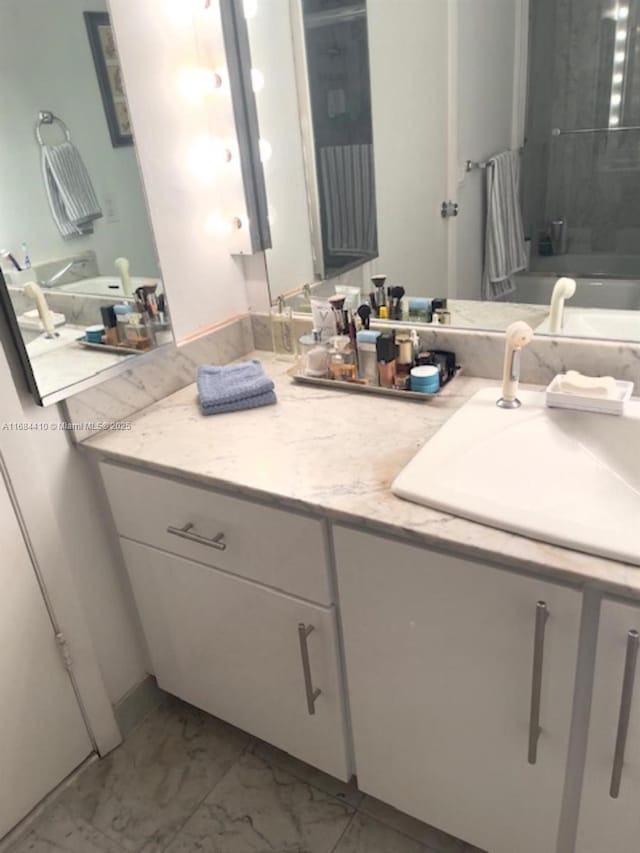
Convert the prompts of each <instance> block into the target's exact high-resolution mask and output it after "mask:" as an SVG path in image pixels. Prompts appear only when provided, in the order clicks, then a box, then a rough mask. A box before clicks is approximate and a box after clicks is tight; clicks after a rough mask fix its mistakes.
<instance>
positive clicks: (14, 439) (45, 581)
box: [0, 326, 122, 755]
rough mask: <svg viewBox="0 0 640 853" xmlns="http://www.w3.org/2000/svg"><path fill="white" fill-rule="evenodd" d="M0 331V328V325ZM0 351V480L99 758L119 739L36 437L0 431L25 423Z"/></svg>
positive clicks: (67, 544)
mask: <svg viewBox="0 0 640 853" xmlns="http://www.w3.org/2000/svg"><path fill="white" fill-rule="evenodd" d="M0 328H3V327H2V326H0ZM4 329H5V331H6V327H4ZM3 360H4V353H3V352H2V348H1V347H0V370H2V369H3V367H4V368H5V369H6V374H7V375H6V376H5V377H2V376H0V385H1V386H2V421H1V422H0V477H2V479H4V480H5V482H6V485H7V490H8V492H9V496H10V498H11V501H12V503H13V506H14V509H15V511H16V516H17V518H18V521H19V523H20V527H21V528H22V533H23V536H24V540H25V543H26V546H27V549H28V551H29V556H30V559H31V563H32V565H33V569H34V572H35V573H36V577H37V580H38V583H39V585H40V588H41V590H42V592H43V598H44V601H45V604H46V606H47V610H48V611H49V615H50V618H51V622H52V625H53V626H54V628H55V631H56V632H57V631H61V632H62V633H63V635H64V638H65V640H66V645H67V648H68V650H69V653H70V655H71V661H72V667H71V670H70V676H71V682H72V684H73V688H74V690H75V693H76V696H77V699H78V704H79V705H80V709H81V711H82V715H83V717H84V719H85V722H86V725H87V730H88V732H89V737H90V738H91V741H92V743H93V744H94V745H95V748H96V751H97V752H98V753H99V754H100V755H106V754H107V753H108V752H110V751H111V750H112V749H114V748H115V747H116V746H117V745H118V744H119V743H121V741H122V736H121V734H120V730H119V728H118V724H117V722H116V719H115V716H114V713H113V708H112V706H111V702H110V701H109V696H108V695H107V691H106V688H105V685H104V681H103V679H102V673H101V671H100V666H99V664H98V659H97V657H96V654H95V650H94V647H93V641H92V639H91V634H90V632H89V628H88V626H87V622H86V619H85V616H84V611H83V608H82V604H81V602H80V598H79V596H78V591H77V588H76V584H75V581H74V578H73V575H72V573H71V569H70V561H69V559H68V557H67V551H68V550H71V549H72V545H71V544H70V543H65V542H64V541H63V538H62V535H61V532H60V529H59V527H58V524H57V522H56V519H55V513H54V511H53V505H52V503H51V499H50V496H49V492H48V484H47V482H46V478H45V477H44V475H43V473H42V471H41V470H40V469H39V468H38V466H37V464H36V460H37V459H38V454H37V451H36V448H35V446H34V442H35V441H37V433H36V432H31V431H29V430H26V431H17V430H11V429H5V428H3V424H7V423H25V422H28V421H29V419H28V418H27V417H26V416H25V413H24V410H23V407H22V405H21V402H20V398H19V396H18V392H17V390H16V388H15V385H14V383H13V379H12V376H11V371H10V370H9V367H8V364H7V362H5V364H4V365H3V363H2V362H3Z"/></svg>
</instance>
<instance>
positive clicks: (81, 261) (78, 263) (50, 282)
mask: <svg viewBox="0 0 640 853" xmlns="http://www.w3.org/2000/svg"><path fill="white" fill-rule="evenodd" d="M86 265H87V260H86V258H74V260H72V261H69V263H68V264H65V265H64V266H63V267H62V269H59V270H58V272H56V273H54V274H53V275H52V276H51V278H47V279H45V280H44V281H41V282H39V284H40V285H41V286H42V287H53V286H54V285H55V284H56V282H58V281H60V279H61V278H62V277H63V276H64V275H66V274H67V273H68V272H70V271H71V270H72V269H73V268H74V267H85V266H86Z"/></svg>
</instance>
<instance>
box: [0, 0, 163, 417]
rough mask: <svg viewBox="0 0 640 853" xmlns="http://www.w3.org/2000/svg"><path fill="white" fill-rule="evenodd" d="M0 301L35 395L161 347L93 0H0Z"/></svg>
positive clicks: (143, 237)
mask: <svg viewBox="0 0 640 853" xmlns="http://www.w3.org/2000/svg"><path fill="white" fill-rule="evenodd" d="M1 16H2V28H1V32H0V57H1V59H0V66H1V68H2V74H1V76H0V91H1V93H2V102H3V122H2V127H1V128H0V168H1V169H2V197H1V198H0V247H1V250H2V257H1V258H0V262H1V266H2V275H0V294H1V297H2V304H3V307H4V309H5V313H6V315H7V320H8V326H9V328H10V331H11V333H12V335H13V337H14V339H15V342H16V345H17V347H18V350H19V352H20V355H21V358H22V361H23V365H24V368H25V372H26V374H27V377H28V379H29V382H30V385H31V388H32V390H33V392H34V394H35V396H36V399H37V400H38V402H39V403H41V404H48V403H53V402H56V401H58V400H60V399H64V398H65V397H67V396H69V395H70V394H72V393H75V392H76V391H78V390H82V389H83V388H84V387H86V386H87V385H88V384H92V383H93V382H95V381H96V378H98V377H100V376H101V374H103V373H104V371H115V370H117V369H118V368H121V367H122V366H123V365H126V363H127V362H128V360H129V359H132V358H139V357H141V356H144V355H145V354H146V353H149V352H150V350H153V349H155V348H157V347H159V346H162V345H163V344H165V343H169V342H171V341H172V340H173V336H172V333H171V328H170V324H169V318H168V311H167V305H166V304H165V300H164V293H163V286H162V276H161V272H160V267H159V264H158V259H157V253H156V247H155V243H154V237H153V233H152V230H151V225H150V221H149V215H148V212H147V205H146V200H145V194H144V190H143V185H142V181H141V178H140V174H139V171H138V163H137V159H136V152H135V147H134V143H133V137H132V129H131V125H130V121H129V114H128V107H127V100H126V95H125V90H124V83H123V79H122V72H121V68H120V63H119V59H118V54H117V51H116V45H115V41H114V37H113V32H112V29H111V25H110V21H109V16H108V13H107V6H106V3H105V2H104V0H91V2H89V1H88V0H60V2H56V3H42V2H41V0H4V3H3V4H2V12H1Z"/></svg>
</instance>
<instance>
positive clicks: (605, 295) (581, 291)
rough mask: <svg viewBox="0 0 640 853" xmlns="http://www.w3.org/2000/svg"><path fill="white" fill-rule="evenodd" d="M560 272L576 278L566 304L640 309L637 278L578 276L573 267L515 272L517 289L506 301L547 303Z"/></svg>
mask: <svg viewBox="0 0 640 853" xmlns="http://www.w3.org/2000/svg"><path fill="white" fill-rule="evenodd" d="M561 257H562V256H558V257H555V258H542V259H540V260H549V261H555V262H557V261H559V260H560V259H561ZM569 257H572V256H570V255H565V256H564V258H569ZM556 265H557V263H556ZM574 269H575V268H574ZM562 275H568V276H570V278H574V279H575V280H576V292H575V295H574V296H573V297H572V299H571V301H570V303H567V304H568V305H569V304H570V305H572V306H574V307H582V308H602V309H614V310H618V311H640V279H633V278H606V277H602V278H598V277H597V276H588V277H584V276H577V275H576V273H575V272H574V270H572V269H567V270H556V272H555V273H546V274H545V273H540V272H522V273H517V275H515V276H514V279H515V283H516V288H517V289H516V292H515V294H513V295H512V296H511V297H510V299H509V301H510V302H527V303H530V304H535V305H549V304H550V302H551V292H552V291H553V286H554V284H555V283H556V281H557V280H558V278H559V277H560V276H562Z"/></svg>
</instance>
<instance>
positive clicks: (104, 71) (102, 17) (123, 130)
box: [84, 12, 133, 148]
mask: <svg viewBox="0 0 640 853" xmlns="http://www.w3.org/2000/svg"><path fill="white" fill-rule="evenodd" d="M84 20H85V24H86V25H87V33H88V35H89V44H90V45H91V52H92V54H93V62H94V64H95V66H96V75H97V77H98V84H99V86H100V94H101V95H102V104H103V106H104V112H105V115H106V117H107V124H108V125H109V133H110V134H111V143H112V145H113V147H114V148H120V147H121V146H123V145H133V132H132V129H131V121H130V119H129V105H128V103H127V96H126V94H125V90H124V81H123V79H122V69H121V67H120V59H119V57H118V51H117V50H116V43H115V39H114V37H113V28H112V26H111V21H110V19H109V15H108V13H107V12H85V13H84Z"/></svg>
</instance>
